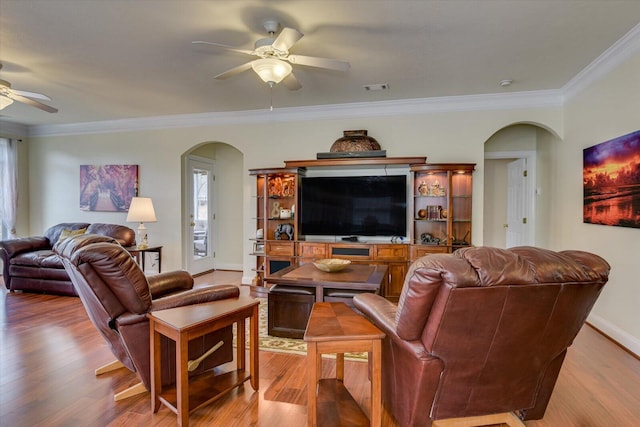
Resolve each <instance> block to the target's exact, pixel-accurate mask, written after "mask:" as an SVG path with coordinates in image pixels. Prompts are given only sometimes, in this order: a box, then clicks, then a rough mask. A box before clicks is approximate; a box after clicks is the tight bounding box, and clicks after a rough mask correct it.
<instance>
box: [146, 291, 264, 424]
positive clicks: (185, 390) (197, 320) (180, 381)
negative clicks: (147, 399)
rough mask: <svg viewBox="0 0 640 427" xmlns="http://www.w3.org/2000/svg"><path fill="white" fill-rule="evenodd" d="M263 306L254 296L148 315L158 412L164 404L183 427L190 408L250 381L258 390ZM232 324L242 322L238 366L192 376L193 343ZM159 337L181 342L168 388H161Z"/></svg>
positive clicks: (154, 399) (154, 403)
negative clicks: (260, 309) (173, 379)
mask: <svg viewBox="0 0 640 427" xmlns="http://www.w3.org/2000/svg"><path fill="white" fill-rule="evenodd" d="M258 304H259V301H258V300H256V299H254V298H251V297H248V296H240V297H239V298H229V299H223V300H219V301H212V302H208V303H204V304H194V305H186V306H183V307H176V308H171V309H168V310H160V311H155V312H153V313H149V314H148V316H149V321H150V333H151V354H152V358H151V409H152V411H153V412H154V413H155V412H158V409H160V403H163V404H164V405H166V406H167V407H169V409H171V410H172V411H173V412H175V413H176V414H177V415H178V425H179V426H184V427H186V426H188V425H189V412H191V411H194V410H196V409H198V408H200V407H202V406H204V405H206V404H208V403H211V402H213V401H214V400H216V399H218V398H220V397H221V396H223V395H224V394H226V393H227V392H229V391H231V390H232V389H233V388H235V387H237V386H239V385H241V384H242V383H244V382H245V381H247V380H251V387H252V388H253V389H254V390H256V391H257V390H258V385H259V384H258V375H259V372H258ZM247 317H248V318H249V319H250V327H249V331H250V332H249V338H250V341H249V372H248V373H247V372H246V355H245V339H246V337H245V319H246V318H247ZM233 323H236V324H237V325H236V326H237V331H236V333H237V337H236V338H237V353H236V367H237V369H236V370H235V371H233V370H232V371H230V372H224V373H219V374H215V373H214V372H213V371H211V372H209V373H205V374H200V375H197V376H196V377H194V378H192V379H190V378H189V373H188V370H187V363H188V360H187V359H188V352H189V341H191V340H193V339H196V338H198V337H201V336H203V335H206V334H207V333H209V332H214V331H217V330H219V329H222V328H224V327H226V326H229V325H232V324H233ZM160 335H164V336H166V337H168V338H169V339H172V340H173V341H175V343H176V384H175V387H172V388H169V389H167V390H162V381H161V363H162V362H163V361H162V360H160V359H161V351H160ZM190 383H192V384H191V385H192V386H193V387H192V388H191V389H190V388H189V385H190Z"/></svg>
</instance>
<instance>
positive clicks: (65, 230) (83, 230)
mask: <svg viewBox="0 0 640 427" xmlns="http://www.w3.org/2000/svg"><path fill="white" fill-rule="evenodd" d="M86 232H87V229H86V228H79V229H77V230H69V229H68V228H63V229H62V232H61V233H60V237H58V243H59V242H62V241H63V240H66V239H68V238H70V237H73V236H79V235H81V234H84V233H86Z"/></svg>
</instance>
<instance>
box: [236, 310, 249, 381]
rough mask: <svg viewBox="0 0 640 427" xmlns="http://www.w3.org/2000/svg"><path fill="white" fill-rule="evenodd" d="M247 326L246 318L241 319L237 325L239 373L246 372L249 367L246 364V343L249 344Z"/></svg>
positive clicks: (237, 363) (237, 364) (237, 365)
mask: <svg viewBox="0 0 640 427" xmlns="http://www.w3.org/2000/svg"><path fill="white" fill-rule="evenodd" d="M245 327H246V324H245V320H244V318H242V319H239V320H238V322H237V323H236V343H237V345H236V361H237V362H236V367H237V369H238V370H239V371H244V369H245V367H246V366H247V363H246V358H247V355H246V353H245V352H246V349H247V347H246V342H247V333H246V330H245Z"/></svg>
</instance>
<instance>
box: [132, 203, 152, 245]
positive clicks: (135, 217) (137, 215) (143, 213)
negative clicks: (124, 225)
mask: <svg viewBox="0 0 640 427" xmlns="http://www.w3.org/2000/svg"><path fill="white" fill-rule="evenodd" d="M156 221H157V220H156V212H155V210H154V209H153V202H152V201H151V198H150V197H134V198H133V199H131V205H129V213H128V214H127V222H139V223H140V225H139V226H138V238H137V239H136V240H137V241H138V249H147V248H148V247H149V239H148V234H147V227H145V226H144V223H145V222H156Z"/></svg>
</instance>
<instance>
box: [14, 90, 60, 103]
mask: <svg viewBox="0 0 640 427" xmlns="http://www.w3.org/2000/svg"><path fill="white" fill-rule="evenodd" d="M11 90H12V91H13V93H15V94H16V95H20V96H26V97H29V98H35V99H44V100H45V101H51V98H49V97H48V96H47V95H45V94H43V93H37V92H28V91H26V90H17V89H11Z"/></svg>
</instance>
